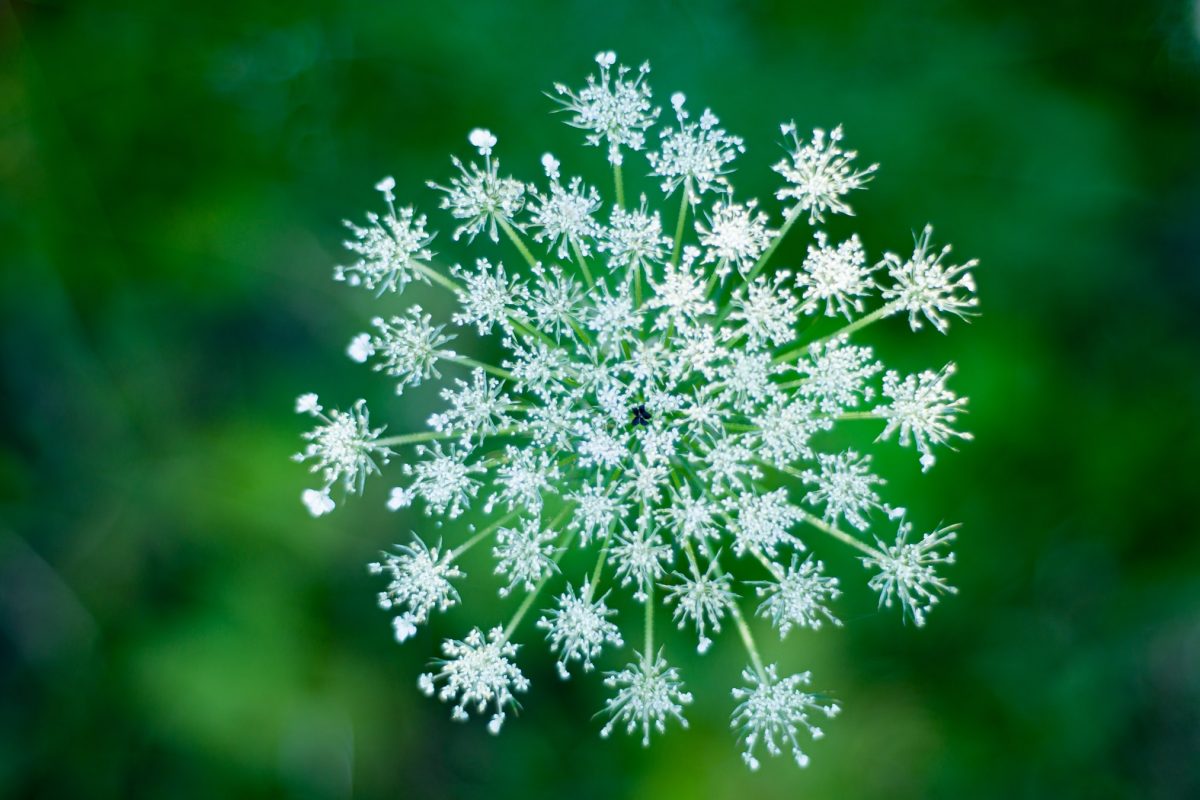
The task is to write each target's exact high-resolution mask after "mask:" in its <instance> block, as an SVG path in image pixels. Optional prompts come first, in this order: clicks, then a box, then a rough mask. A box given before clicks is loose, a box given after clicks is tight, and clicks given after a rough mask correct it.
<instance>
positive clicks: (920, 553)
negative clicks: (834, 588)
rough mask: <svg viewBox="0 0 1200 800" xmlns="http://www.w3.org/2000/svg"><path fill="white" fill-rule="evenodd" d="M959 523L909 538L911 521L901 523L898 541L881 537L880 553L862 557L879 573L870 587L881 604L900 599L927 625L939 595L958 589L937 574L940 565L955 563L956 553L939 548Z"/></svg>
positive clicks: (908, 613)
mask: <svg viewBox="0 0 1200 800" xmlns="http://www.w3.org/2000/svg"><path fill="white" fill-rule="evenodd" d="M957 528H958V526H957V525H949V526H947V527H944V528H938V529H936V530H934V531H930V532H929V533H927V534H925V535H924V536H922V537H921V539H920V541H917V542H910V541H908V537H909V534H911V533H912V523H911V522H905V521H901V522H900V528H899V530H898V531H897V533H896V540H895V543H893V544H890V545H885V544H884V543H883V542H880V541H879V540H878V539H877V540H876V543H877V544H878V545H879V553H878V554H877V555H874V556H870V557H867V558H864V559H862V562H863V566H864V567H866V568H867V569H877V570H879V572H878V573H877V574H876V575H875V577H873V578H871V583H870V586H871V588H872V589H874V590H875V591H877V592H879V605H880V606H881V607H882V606H887V607H888V608H891V607H892V601H893V600H899V601H900V605H901V607H902V608H903V609H904V615H905V616H906V617H912V620H913V622H915V623H916V624H917V627H918V628H919V627H921V626H922V625H924V624H925V616H926V615H927V614H928V613H929V611H930V610H931V609H932V608H933V607H934V606H935V605H937V602H938V596H939V595H942V594H954V593H955V592H956V591H957V589H955V588H954V587H953V586H951V585H949V584H948V583H946V581H945V580H944V579H943V578H942V577H941V576H940V575H938V574H937V568H938V567H940V566H942V565H949V564H953V563H954V553H945V554H943V553H940V552H938V550H937V548H939V547H941V546H942V545H948V544H950V543H951V542H953V541H954V539H955V537H956V535H957V533H956V531H957Z"/></svg>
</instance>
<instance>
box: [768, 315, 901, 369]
mask: <svg viewBox="0 0 1200 800" xmlns="http://www.w3.org/2000/svg"><path fill="white" fill-rule="evenodd" d="M896 308H897V306H896V304H895V303H886V304H884V305H882V306H880V307H879V308H877V309H875V310H874V311H872V312H871V313H870V314H867V315H865V316H862V317H859V318H858V319H856V320H854V322H851V323H850V324H849V325H843V326H842V327H840V328H838V329H837V330H836V331H834V332H833V333H830V334H827V335H825V336H822V337H820V338H818V339H813V340H812V341H811V342H809V343H808V344H805V345H801V346H800V347H797V348H796V349H794V350H789V351H787V352H786V353H784V354H783V355H781V356H777V357H776V358H775V363H776V364H785V363H788V362H791V361H795V360H796V359H797V358H800V357H801V356H803V355H804V354H805V353H807V352H808V351H809V350H810V349H812V347H813V345H816V344H820V343H821V342H827V341H829V340H830V339H834V338H836V337H838V336H849V335H850V334H852V333H854V332H855V331H856V330H858V329H859V328H865V327H866V326H867V325H870V324H871V323H872V322H876V321H878V320H881V319H883V318H884V317H886V316H888V315H889V314H891V313H892V312H894V311H895V310H896Z"/></svg>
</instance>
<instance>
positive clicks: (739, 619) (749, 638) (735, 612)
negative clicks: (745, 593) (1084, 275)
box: [729, 603, 767, 681]
mask: <svg viewBox="0 0 1200 800" xmlns="http://www.w3.org/2000/svg"><path fill="white" fill-rule="evenodd" d="M729 614H730V616H732V617H733V621H734V622H735V623H736V624H737V629H738V633H739V634H741V636H742V644H744V645H746V652H747V653H749V654H750V663H751V664H753V665H754V671H755V672H757V673H758V677H759V680H762V681H765V680H766V679H767V670H766V667H764V666H763V660H762V656H760V655H759V654H758V645H757V644H755V642H754V634H753V633H751V632H750V626H749V625H747V624H746V618H745V617H743V616H742V610H741V609H740V608H738V605H737V603H730V604H729Z"/></svg>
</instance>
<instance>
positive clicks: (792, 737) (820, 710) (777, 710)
mask: <svg viewBox="0 0 1200 800" xmlns="http://www.w3.org/2000/svg"><path fill="white" fill-rule="evenodd" d="M742 679H743V680H745V681H746V682H747V683H748V684H750V685H749V686H748V687H746V688H744V689H742V688H738V689H734V690H733V697H734V699H735V700H740V701H741V703H740V704H739V705H738V707H737V709H736V710H735V711H734V712H733V727H734V728H737V729H739V730H740V731H741V738H742V744H743V745H745V747H746V750H745V752H743V753H742V759H743V760H745V762H746V765H747V766H749V767H750V769H758V767H759V762H758V759H757V758H756V757H755V756H754V752H755V750H756V749H757V748H758V745H759V744H760V743H761V744H762V745H763V746H764V747H765V748H766V749H767V752H768V753H769V754H771V755H773V756H777V755H779V754H780V753H782V752H783V748H784V747H789V748H791V751H792V757H793V758H795V759H796V764H798V765H799V766H801V767H807V766H808V756H807V755H805V754H804V751H803V750H801V749H800V742H799V741H798V740H797V738H796V735H797V734H798V733H800V730H801V729H802V728H803V729H804V730H806V731H807V732H808V735H809V736H811V737H812V738H813V739H820V738H821V737H822V736H824V735H825V733H824V731H823V730H822V729H821V728H820V727H818V726H817V725H815V724H813V722H812V721H811V720H810V715H812V714H821V715H823V716H824V717H826V718H833V717H835V716H837V714H838V712H839V711H840V709H839V708H838V706H837V705H835V704H833V703H822V702H821V700H820V699H819V698H818V697H817V696H816V695H814V694H810V693H809V692H807V691H804V689H803V688H801V687H805V686H808V684H809V683H810V682H811V681H812V675H811V673H808V672H802V673H800V674H799V675H789V676H787V677H786V678H780V677H779V670H778V667H776V666H775V665H774V664H768V665H767V666H766V667H764V668H763V669H762V670H761V671H759V672H755V671H754V670H753V669H749V668H748V669H746V670H745V671H744V672H742Z"/></svg>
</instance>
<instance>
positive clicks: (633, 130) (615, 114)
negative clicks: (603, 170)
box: [554, 52, 659, 166]
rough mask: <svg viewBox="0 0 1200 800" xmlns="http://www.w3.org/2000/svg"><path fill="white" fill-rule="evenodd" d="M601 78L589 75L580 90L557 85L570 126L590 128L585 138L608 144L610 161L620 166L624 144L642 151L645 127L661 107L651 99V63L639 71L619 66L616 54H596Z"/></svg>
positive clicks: (652, 120) (591, 141)
mask: <svg viewBox="0 0 1200 800" xmlns="http://www.w3.org/2000/svg"><path fill="white" fill-rule="evenodd" d="M596 63H597V64H598V65H599V66H600V75H599V77H597V76H595V75H589V76H588V77H587V85H586V86H585V87H584V88H583V89H581V90H580V91H579V92H574V91H571V90H570V89H568V88H567V87H566V86H565V85H564V84H561V83H558V84H555V85H554V93H555V94H556V95H558V99H559V102H560V103H562V106H563V108H564V109H565V110H566V111H568V112H570V114H571V118H570V120H569V122H568V124H569V125H571V126H573V127H576V128H581V129H583V130H584V131H587V134H586V136H585V137H584V139H585V141H587V143H588V144H590V145H592V146H593V147H598V146H600V145H601V144H602V143H607V144H608V160H609V162H610V163H611V164H614V165H618V166H619V165H620V164H621V162H622V161H623V160H624V156H623V155H622V154H621V148H622V147H628V148H629V149H630V150H641V149H642V148H643V147H645V145H646V129H647V128H649V127H650V126H651V125H653V124H654V121H655V120H656V119H658V112H659V109H657V108H655V107H654V106H653V105H652V104H651V102H650V86H649V84H647V83H646V82H645V78H646V75H647V74H648V73H649V72H650V65H649V64H648V63H647V64H642V66H641V67H640V68H638V70H637V71H636V72H634V71H633V70H631V69H630V68H629V67H626V66H623V65H622V66H619V67H617V70H616V74H615V75H614V74H613V65H614V64H616V63H617V54H616V53H613V52H603V53H599V54H597V55H596Z"/></svg>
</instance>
